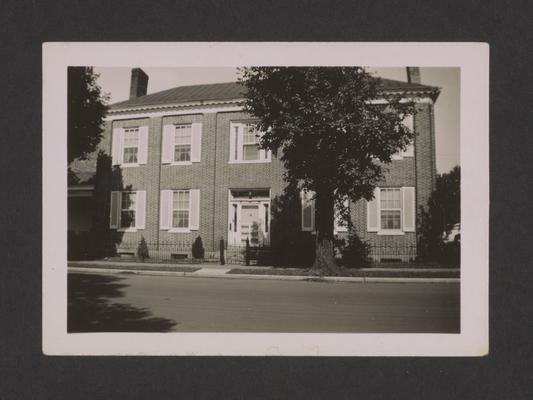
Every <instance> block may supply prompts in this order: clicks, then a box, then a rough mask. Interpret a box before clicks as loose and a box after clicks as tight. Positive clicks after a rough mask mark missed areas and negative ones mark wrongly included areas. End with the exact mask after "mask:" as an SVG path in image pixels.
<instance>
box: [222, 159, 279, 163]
mask: <svg viewBox="0 0 533 400" xmlns="http://www.w3.org/2000/svg"><path fill="white" fill-rule="evenodd" d="M271 162H272V160H271V159H266V160H230V161H228V164H266V163H271Z"/></svg>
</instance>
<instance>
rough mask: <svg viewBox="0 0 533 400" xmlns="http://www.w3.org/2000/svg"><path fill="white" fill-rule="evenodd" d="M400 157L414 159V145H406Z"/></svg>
mask: <svg viewBox="0 0 533 400" xmlns="http://www.w3.org/2000/svg"><path fill="white" fill-rule="evenodd" d="M401 156H402V157H414V156H415V145H414V143H413V142H411V143H410V144H408V145H407V147H406V148H405V150H403V151H402V152H401Z"/></svg>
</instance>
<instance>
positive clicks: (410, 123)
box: [391, 115, 415, 160]
mask: <svg viewBox="0 0 533 400" xmlns="http://www.w3.org/2000/svg"><path fill="white" fill-rule="evenodd" d="M403 124H404V125H405V126H406V127H407V128H409V130H410V131H414V128H415V127H414V117H413V115H407V116H405V118H404V119H403ZM414 156H415V143H414V139H413V141H412V142H411V143H409V144H408V145H407V146H406V148H405V149H404V150H400V151H398V152H397V153H395V154H393V155H392V157H391V158H392V159H393V160H403V159H404V158H405V157H414Z"/></svg>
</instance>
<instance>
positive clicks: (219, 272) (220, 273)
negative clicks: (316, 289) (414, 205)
mask: <svg viewBox="0 0 533 400" xmlns="http://www.w3.org/2000/svg"><path fill="white" fill-rule="evenodd" d="M143 266H146V267H150V268H149V269H143V268H142V267H143ZM68 267H69V268H68V269H69V271H73V272H74V271H76V272H96V271H98V272H104V273H122V274H138V275H159V276H181V277H183V276H186V277H202V278H223V279H256V280H265V279H268V280H287V281H329V282H363V283H365V282H368V283H371V282H381V283H385V282H394V283H399V282H406V283H413V282H421V283H422V282H423V283H428V282H434V283H457V282H459V281H460V279H459V278H438V277H436V278H427V277H424V278H421V277H392V276H391V277H347V276H323V277H319V276H310V275H275V274H272V275H270V274H261V275H255V274H236V273H232V274H229V273H228V272H229V271H230V270H232V269H236V268H253V269H263V270H267V269H270V268H272V267H256V266H250V267H243V266H241V265H216V264H164V263H142V264H141V263H138V262H130V263H128V262H113V261H69V262H68ZM132 267H135V269H133V268H132ZM154 267H160V269H153V268H154ZM169 267H173V268H174V269H183V270H182V271H172V270H169ZM191 268H199V269H198V270H195V271H190V269H191ZM364 270H367V271H370V270H371V271H383V272H386V271H391V272H392V271H398V270H399V268H362V269H361V270H360V271H364ZM401 270H403V269H401ZM405 271H406V272H408V271H409V272H424V271H425V272H435V271H447V272H452V271H457V270H456V269H450V268H448V269H436V268H431V269H429V268H428V269H422V268H406V269H405Z"/></svg>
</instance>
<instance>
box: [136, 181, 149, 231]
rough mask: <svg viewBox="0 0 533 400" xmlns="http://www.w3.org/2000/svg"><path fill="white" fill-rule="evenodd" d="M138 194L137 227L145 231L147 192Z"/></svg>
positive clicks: (139, 191) (141, 191)
mask: <svg viewBox="0 0 533 400" xmlns="http://www.w3.org/2000/svg"><path fill="white" fill-rule="evenodd" d="M136 193H137V194H136V196H135V202H136V208H137V209H136V210H135V227H136V228H137V229H144V227H145V224H146V191H145V190H138V191H137V192H136Z"/></svg>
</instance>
